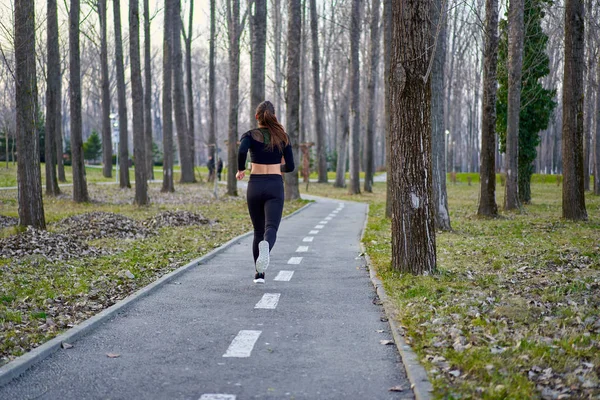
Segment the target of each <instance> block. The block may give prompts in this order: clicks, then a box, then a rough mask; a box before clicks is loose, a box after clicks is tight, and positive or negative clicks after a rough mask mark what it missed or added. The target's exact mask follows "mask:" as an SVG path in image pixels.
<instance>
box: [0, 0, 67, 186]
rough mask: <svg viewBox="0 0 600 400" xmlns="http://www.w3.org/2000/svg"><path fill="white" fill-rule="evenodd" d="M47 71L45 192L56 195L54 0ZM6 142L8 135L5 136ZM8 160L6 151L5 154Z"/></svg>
mask: <svg viewBox="0 0 600 400" xmlns="http://www.w3.org/2000/svg"><path fill="white" fill-rule="evenodd" d="M47 12H48V14H47V15H48V17H47V18H48V20H47V22H48V30H47V35H48V43H47V50H48V52H47V57H48V71H47V79H46V132H45V134H46V141H45V149H44V150H45V154H46V194H47V195H49V196H56V195H58V194H59V193H60V189H59V188H58V179H57V176H56V161H57V156H58V152H57V149H56V137H57V136H58V134H59V132H60V122H61V121H60V101H61V99H60V97H59V96H60V90H58V85H59V80H60V49H59V45H58V14H57V6H56V0H48V8H47ZM7 144H8V137H7ZM6 156H7V158H6V161H8V152H7V154H6Z"/></svg>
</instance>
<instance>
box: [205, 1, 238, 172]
mask: <svg viewBox="0 0 600 400" xmlns="http://www.w3.org/2000/svg"><path fill="white" fill-rule="evenodd" d="M215 2H216V0H210V50H209V61H208V156H209V157H210V156H211V155H212V156H213V160H216V159H217V152H216V147H215V142H216V125H215V122H216V121H215V109H216V104H215V79H216V78H215V40H216V37H215V36H216V29H215V18H216V16H215V15H216V14H215ZM236 165H237V163H236Z"/></svg>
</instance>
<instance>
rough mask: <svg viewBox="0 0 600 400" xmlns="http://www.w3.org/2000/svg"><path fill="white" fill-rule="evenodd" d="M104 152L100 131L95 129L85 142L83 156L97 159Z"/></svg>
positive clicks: (88, 158) (87, 158)
mask: <svg viewBox="0 0 600 400" xmlns="http://www.w3.org/2000/svg"><path fill="white" fill-rule="evenodd" d="M101 153H102V141H101V140H100V135H98V132H96V131H93V132H92V134H91V135H90V137H89V138H88V139H87V141H86V142H85V143H84V144H83V157H84V159H86V160H90V161H93V160H97V159H98V158H100V154H101Z"/></svg>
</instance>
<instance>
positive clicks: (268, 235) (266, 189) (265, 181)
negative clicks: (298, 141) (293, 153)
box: [246, 174, 283, 263]
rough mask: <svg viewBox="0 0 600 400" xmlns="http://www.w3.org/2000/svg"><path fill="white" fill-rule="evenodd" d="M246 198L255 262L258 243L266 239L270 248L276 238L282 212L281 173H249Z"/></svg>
mask: <svg viewBox="0 0 600 400" xmlns="http://www.w3.org/2000/svg"><path fill="white" fill-rule="evenodd" d="M246 198H247V200H248V212H249V213H250V219H251V220H252V225H253V226H254V242H253V243H252V254H253V255H254V262H255V263H256V259H257V258H258V243H260V242H261V241H263V240H266V241H267V242H269V250H271V249H272V248H273V246H274V245H275V240H276V239H277V229H279V223H280V222H281V213H282V212H283V178H282V177H281V175H257V174H251V175H250V181H249V182H248V190H247V192H246Z"/></svg>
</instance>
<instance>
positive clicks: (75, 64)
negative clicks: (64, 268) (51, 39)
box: [19, 0, 89, 203]
mask: <svg viewBox="0 0 600 400" xmlns="http://www.w3.org/2000/svg"><path fill="white" fill-rule="evenodd" d="M69 92H70V93H69V98H70V103H69V107H70V120H71V154H72V156H71V165H72V168H73V201H75V202H76V203H83V202H87V201H89V197H88V191H87V183H86V181H85V162H84V160H83V138H82V128H81V60H80V54H79V0H71V9H70V10H69ZM19 154H20V153H19Z"/></svg>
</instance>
